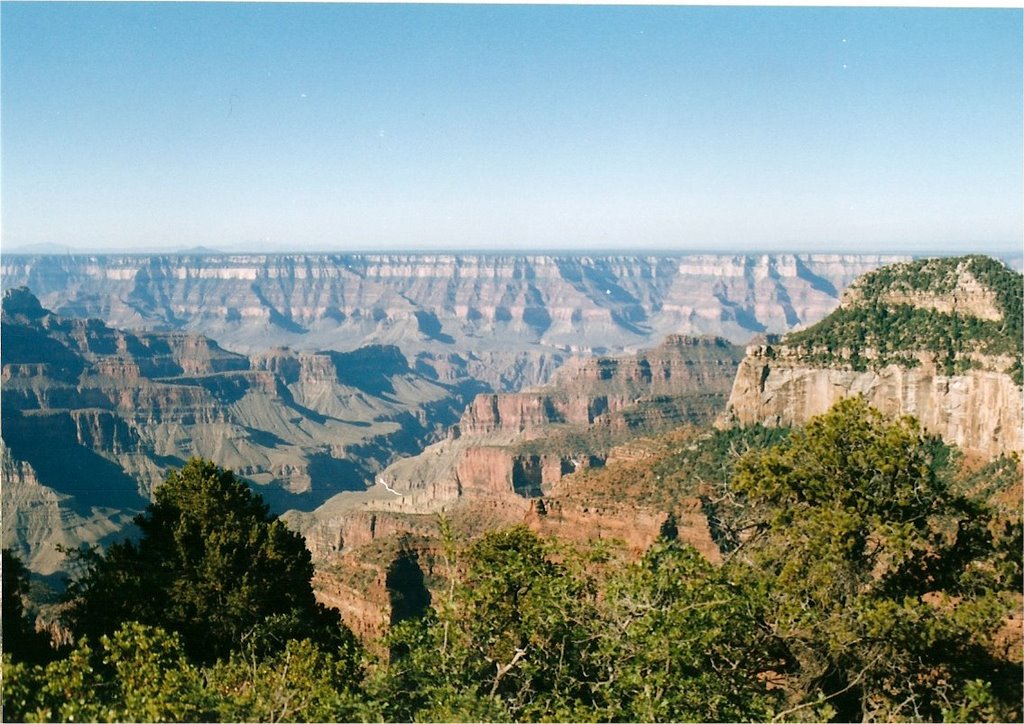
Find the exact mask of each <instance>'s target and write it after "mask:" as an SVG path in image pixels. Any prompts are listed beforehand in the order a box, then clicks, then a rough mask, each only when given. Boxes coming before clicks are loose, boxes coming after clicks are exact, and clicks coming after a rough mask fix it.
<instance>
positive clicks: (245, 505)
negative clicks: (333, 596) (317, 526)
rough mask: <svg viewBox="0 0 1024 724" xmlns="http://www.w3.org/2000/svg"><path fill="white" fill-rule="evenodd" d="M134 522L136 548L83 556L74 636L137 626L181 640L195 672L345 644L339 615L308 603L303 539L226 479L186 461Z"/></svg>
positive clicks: (309, 568) (73, 597) (74, 595)
mask: <svg viewBox="0 0 1024 724" xmlns="http://www.w3.org/2000/svg"><path fill="white" fill-rule="evenodd" d="M135 522H136V525H137V526H138V528H139V530H140V531H141V536H140V538H139V539H138V542H134V541H130V540H129V541H124V542H120V543H116V544H114V545H112V546H110V547H109V549H108V550H107V551H106V552H105V553H102V554H100V553H96V552H91V553H88V554H86V556H85V558H86V562H87V567H86V571H85V573H84V574H83V575H82V576H81V577H80V578H78V579H77V580H76V581H75V582H73V584H72V585H71V586H70V587H69V589H68V594H67V599H68V601H69V602H70V603H71V609H70V611H69V615H68V618H69V622H70V624H71V628H72V630H73V631H74V632H75V634H76V635H78V636H80V635H89V636H90V637H92V638H93V639H94V640H95V639H96V638H98V637H99V636H101V635H104V634H110V633H112V632H113V631H115V630H117V628H119V627H120V625H121V624H122V623H124V622H126V621H139V622H142V623H145V624H147V625H151V626H159V627H162V628H164V629H166V630H167V631H171V632H175V633H177V634H179V635H180V636H181V640H182V643H183V645H184V648H185V651H186V652H187V653H188V655H189V657H190V658H191V659H192V660H194V661H197V662H200V663H206V662H210V661H213V660H215V659H217V658H226V657H227V656H229V655H230V653H231V652H232V651H233V650H237V649H240V648H241V646H242V644H243V642H244V641H247V640H249V639H252V640H254V641H258V642H259V643H260V644H261V645H263V646H264V647H265V648H266V650H267V651H270V650H279V649H281V648H282V647H283V646H284V645H285V642H286V641H287V640H289V639H302V638H311V639H313V640H315V641H318V642H321V643H323V644H325V645H327V646H332V647H338V646H342V645H345V644H346V642H347V641H350V640H351V634H350V633H349V632H348V631H347V629H344V628H343V627H342V626H341V624H340V622H339V618H338V615H337V612H335V611H330V610H328V609H326V608H324V607H323V606H322V605H320V604H318V603H317V602H316V600H315V599H314V596H313V589H312V586H311V583H310V580H311V578H312V575H313V565H312V562H311V558H310V554H309V551H307V550H306V547H305V544H304V542H303V540H302V538H301V536H299V535H298V534H296V533H294V532H292V531H290V530H288V529H287V528H286V527H285V525H284V523H282V522H281V521H280V520H278V519H277V518H276V517H274V516H273V515H271V514H270V512H269V509H268V508H267V506H266V505H265V504H264V502H263V500H262V499H261V498H260V496H259V495H256V494H255V493H253V492H252V491H251V490H250V489H249V488H248V486H247V485H246V484H245V483H244V482H242V481H241V480H239V479H238V478H236V477H235V476H234V475H233V474H232V473H231V472H230V471H226V470H222V469H220V468H218V467H217V466H215V465H214V464H213V463H210V462H207V461H204V460H198V459H193V460H190V461H189V462H188V463H187V464H186V465H185V467H184V468H183V469H182V470H180V471H172V472H171V473H169V474H168V476H167V480H166V482H165V483H164V484H163V485H161V486H160V487H159V488H157V490H156V494H155V500H154V502H153V503H152V504H151V505H150V506H149V507H148V508H147V510H146V512H145V513H143V514H142V515H140V516H138V517H137V518H136V520H135Z"/></svg>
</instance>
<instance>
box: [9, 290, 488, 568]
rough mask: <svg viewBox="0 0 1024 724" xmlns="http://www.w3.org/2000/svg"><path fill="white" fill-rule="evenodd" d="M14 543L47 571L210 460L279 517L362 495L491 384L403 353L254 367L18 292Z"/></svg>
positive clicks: (248, 359) (185, 336) (193, 343)
mask: <svg viewBox="0 0 1024 724" xmlns="http://www.w3.org/2000/svg"><path fill="white" fill-rule="evenodd" d="M0 335H2V340H0V361H2V381H3V387H2V423H3V430H2V432H3V435H2V442H0V446H2V451H0V452H2V457H0V464H2V471H0V472H2V474H3V482H4V494H3V516H4V521H5V522H4V527H3V542H4V546H5V547H11V548H13V549H14V550H15V551H16V552H17V553H18V554H19V555H20V556H22V557H23V559H24V560H25V561H26V563H27V565H28V566H29V567H30V568H31V569H32V570H33V571H36V572H37V573H42V574H51V573H55V572H58V571H59V570H60V569H61V566H62V565H63V562H64V559H65V557H64V554H63V553H61V552H60V551H59V550H58V546H65V547H68V546H70V547H77V546H78V545H79V544H80V543H88V544H94V543H101V542H103V541H105V540H107V539H109V538H110V537H111V536H113V535H116V534H118V533H120V532H121V531H122V530H123V529H124V527H125V525H126V523H127V522H128V521H129V520H130V519H131V517H132V515H133V514H134V513H137V512H139V511H141V509H142V508H144V507H145V506H146V504H147V503H148V502H149V500H150V497H151V492H152V490H153V488H154V487H155V486H156V485H158V484H159V483H160V481H162V479H163V477H164V475H166V472H167V470H168V469H169V468H171V467H179V466H180V465H182V464H183V463H184V462H185V461H186V460H187V459H188V458H189V457H192V456H202V457H206V458H209V459H212V460H215V461H216V462H217V463H218V464H220V465H222V466H225V467H229V468H231V469H233V470H234V471H236V472H237V473H238V474H240V475H242V476H244V477H245V478H246V479H247V480H249V481H250V482H251V483H253V484H254V485H256V486H258V488H259V489H260V492H261V493H262V495H263V497H264V498H265V499H266V500H267V502H268V503H269V504H270V505H271V507H272V508H273V509H274V510H276V511H277V512H283V511H284V510H287V509H290V508H299V509H307V510H309V509H312V508H315V507H316V506H318V505H319V504H320V503H322V502H323V501H324V500H327V499H328V498H330V497H331V496H332V495H334V494H335V493H337V492H339V491H341V490H362V489H364V488H365V487H366V482H367V480H371V479H372V476H373V474H374V473H375V472H376V471H377V470H379V469H380V468H381V467H383V466H384V465H386V464H387V463H389V462H390V461H391V460H393V459H394V458H395V457H397V456H399V455H408V454H411V453H414V452H417V451H418V450H419V449H420V448H421V446H422V440H424V439H427V440H429V439H431V438H432V437H437V436H439V435H442V434H443V433H444V431H445V430H446V429H447V427H448V425H450V424H451V423H452V422H454V421H455V420H456V419H457V416H458V414H459V413H460V411H461V409H462V407H463V406H464V405H465V403H466V401H468V399H469V398H470V397H471V396H472V394H473V393H475V392H476V391H477V390H478V389H479V387H478V386H474V385H472V384H471V385H469V386H463V387H459V386H457V385H447V384H444V383H441V382H438V381H436V380H434V379H430V378H427V377H425V376H423V375H422V374H420V373H418V372H416V371H415V370H413V369H411V368H410V367H409V366H408V364H407V361H406V358H405V357H404V356H403V355H402V354H401V353H400V352H399V351H398V350H397V349H396V348H394V347H389V346H381V345H378V346H371V347H364V348H361V349H358V350H355V351H352V352H334V351H327V352H320V353H307V352H296V351H293V350H289V349H285V348H274V349H270V350H265V351H262V352H258V353H254V354H252V355H249V356H246V355H242V354H238V353H235V352H228V351H226V350H224V349H222V348H220V347H219V346H218V345H217V344H216V343H215V342H213V341H211V340H209V339H208V338H206V337H202V336H200V335H196V334H190V333H182V332H126V331H122V330H118V329H115V328H112V327H109V326H107V325H106V324H104V323H103V322H101V321H99V320H95V319H90V320H82V319H68V318H64V317H61V316H58V315H55V314H53V313H51V312H49V311H48V310H46V309H45V308H43V307H42V306H41V305H40V304H39V301H38V300H37V299H36V298H35V297H34V296H33V295H32V294H31V293H30V292H29V291H28V290H27V289H24V288H15V289H9V290H7V291H6V292H5V295H4V300H3V315H2V325H0Z"/></svg>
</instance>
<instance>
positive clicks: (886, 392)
mask: <svg viewBox="0 0 1024 724" xmlns="http://www.w3.org/2000/svg"><path fill="white" fill-rule="evenodd" d="M858 394H859V395H863V396H864V398H865V399H866V400H867V401H868V402H869V403H870V404H871V405H872V406H874V407H876V408H878V409H879V410H880V411H881V412H883V413H885V414H888V415H893V416H899V415H913V416H914V417H916V418H917V419H918V420H919V421H920V423H921V426H922V427H923V428H924V429H925V430H926V431H928V432H930V433H932V434H935V435H940V436H941V437H942V438H943V439H944V440H946V441H947V442H951V443H955V444H956V445H958V446H960V447H961V448H963V449H964V450H965V451H967V452H971V453H976V454H980V455H984V456H986V457H992V456H996V455H999V454H1001V453H1009V452H1013V451H1017V452H1020V451H1024V419H1022V409H1024V390H1022V389H1021V388H1020V387H1019V386H1017V385H1016V384H1014V383H1013V380H1011V379H1010V376H1009V375H1007V374H1006V373H1003V372H992V371H986V370H968V371H967V372H965V373H963V374H958V375H944V374H941V373H940V372H939V371H938V369H937V367H936V365H935V358H934V355H929V354H926V353H922V354H920V355H919V365H918V366H917V367H914V368H910V369H908V368H905V367H901V366H899V365H888V366H886V367H883V368H882V369H880V370H869V371H862V372H857V371H854V370H850V369H834V368H822V367H815V366H811V365H808V364H807V363H806V362H804V361H802V359H801V356H800V355H799V353H797V352H795V351H793V350H789V349H787V348H785V347H779V346H768V345H752V346H750V347H748V348H747V356H746V357H745V358H744V360H743V362H742V363H741V364H740V367H739V370H738V372H737V373H736V382H735V385H734V386H733V390H732V394H731V395H730V396H729V407H728V413H727V414H728V415H729V416H731V419H733V420H734V421H736V422H738V423H740V424H751V423H755V422H760V423H763V424H766V425H801V424H804V423H805V422H807V421H808V420H809V419H810V418H812V417H814V416H815V415H820V414H822V413H823V412H825V411H827V410H828V409H829V408H830V407H831V406H832V405H833V404H835V403H836V402H837V401H838V400H840V399H842V398H844V397H847V396H850V395H858Z"/></svg>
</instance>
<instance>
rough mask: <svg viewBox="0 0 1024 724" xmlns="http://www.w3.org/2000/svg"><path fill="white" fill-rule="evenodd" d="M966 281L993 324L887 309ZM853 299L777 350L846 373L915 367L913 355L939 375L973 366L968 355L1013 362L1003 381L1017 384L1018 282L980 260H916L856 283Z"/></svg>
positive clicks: (1022, 317)
mask: <svg viewBox="0 0 1024 724" xmlns="http://www.w3.org/2000/svg"><path fill="white" fill-rule="evenodd" d="M964 273H967V274H969V275H970V276H972V277H973V278H974V279H975V280H977V281H978V282H979V283H980V284H981V285H982V287H984V288H985V289H987V290H988V291H989V292H990V293H991V295H992V297H993V300H994V307H995V309H996V311H997V312H998V313H999V314H1000V315H1001V318H1000V319H982V318H980V317H977V316H974V315H972V314H966V313H959V312H957V311H953V312H945V311H938V310H936V309H931V308H925V307H922V306H913V305H912V304H908V303H905V302H899V303H895V302H893V301H892V299H891V298H892V297H893V296H894V295H895V296H907V297H913V296H915V295H918V296H920V295H928V296H929V297H942V296H951V295H952V294H953V293H954V292H956V291H957V289H958V284H959V283H960V281H961V276H962V275H963V274H964ZM856 291H857V293H856V295H854V296H852V297H851V300H852V301H851V302H849V303H846V304H844V305H843V306H841V307H840V308H839V309H837V310H836V311H834V312H833V313H832V314H830V315H829V316H828V317H826V318H825V319H823V320H822V321H820V322H818V323H817V324H815V325H813V326H811V327H808V328H807V329H805V330H802V331H799V332H794V333H792V334H789V335H787V336H786V338H785V343H786V344H787V345H790V346H792V347H796V348H797V349H799V350H800V351H801V352H802V355H803V356H804V357H805V358H806V359H807V360H808V361H810V362H813V363H815V364H823V365H829V364H837V363H838V364H842V365H848V366H850V367H852V368H853V369H854V370H858V371H863V370H866V369H877V368H879V367H882V366H885V365H888V364H899V365H902V366H906V367H913V366H916V365H917V359H916V356H915V354H916V353H918V352H921V351H925V352H932V353H934V354H935V355H936V359H937V362H938V363H939V364H940V365H941V369H942V371H943V373H944V374H956V373H959V372H963V371H965V370H967V369H970V368H971V367H973V366H976V365H978V364H979V362H978V360H977V359H974V358H972V355H973V354H981V355H985V356H1011V357H1013V360H1014V361H1013V363H1012V367H1011V369H1010V374H1011V375H1012V377H1013V379H1014V381H1015V382H1016V383H1017V384H1024V372H1022V366H1021V365H1022V358H1024V276H1022V275H1021V274H1018V273H1016V272H1014V271H1012V270H1011V269H1009V268H1007V267H1006V266H1005V265H1004V264H1002V263H1001V262H999V261H996V260H995V259H991V258H989V257H985V256H967V257H955V258H943V259H922V260H918V261H914V262H909V263H906V264H894V265H892V266H887V267H882V268H881V269H877V270H875V271H873V272H870V273H869V274H866V275H865V276H863V277H861V278H860V279H858V280H857V282H856Z"/></svg>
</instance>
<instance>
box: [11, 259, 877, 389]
mask: <svg viewBox="0 0 1024 724" xmlns="http://www.w3.org/2000/svg"><path fill="white" fill-rule="evenodd" d="M894 259H895V257H882V256H854V255H849V256H840V255H756V256H726V255H721V256H717V255H681V256H583V255H580V256H546V255H530V256H503V255H471V254H466V255H440V254H438V255H431V254H418V255H415V254H387V255H376V254H364V255H331V254H323V255H296V254H277V255H233V256H232V255H224V256H37V257H32V256H5V257H4V258H3V260H2V262H0V283H2V284H3V286H4V287H5V288H13V287H17V286H21V285H26V286H28V287H29V288H31V289H32V291H33V292H34V293H35V294H37V295H38V296H39V298H40V299H41V300H42V301H43V303H44V304H45V305H46V306H47V307H49V308H51V309H54V310H56V311H57V312H58V313H60V314H63V315H65V316H73V317H95V318H99V319H103V320H104V321H106V322H107V323H108V324H111V325H112V326H116V327H124V328H148V329H158V330H188V331H194V332H199V333H201V334H203V335H205V336H206V337H209V338H211V339H215V340H217V341H218V342H219V343H220V344H221V345H222V346H224V347H226V348H229V349H233V350H236V351H240V352H246V353H250V352H254V351H258V350H262V349H266V348H268V347H271V346H281V345H288V346H290V347H292V348H295V349H301V350H324V349H334V350H340V351H345V350H352V349H355V348H358V347H361V346H365V345H372V344H390V345H397V346H399V347H400V348H401V349H402V351H403V352H404V353H405V354H406V355H407V356H408V357H409V358H410V359H412V358H417V357H418V358H419V359H420V362H421V363H422V364H423V365H424V367H434V368H436V373H437V374H438V379H440V378H441V375H444V374H446V373H447V374H451V373H452V371H453V370H454V371H458V373H460V374H464V375H466V376H468V377H470V378H472V379H476V380H480V381H483V382H484V383H486V384H487V385H489V386H490V387H492V388H494V389H506V390H507V389H518V388H520V387H522V386H525V385H530V384H538V383H541V382H544V381H545V380H546V379H547V378H548V375H550V373H551V372H553V371H554V369H556V368H557V367H558V365H559V364H561V363H562V362H563V361H565V359H567V358H568V357H570V356H572V355H576V354H588V355H589V354H593V353H595V352H596V353H598V354H601V353H605V352H616V351H623V350H627V349H637V348H640V347H645V346H652V345H655V344H657V343H658V342H660V341H661V339H663V338H664V337H665V336H666V335H668V334H671V333H684V334H695V335H718V336H723V337H726V338H728V339H730V340H732V341H736V342H746V341H747V340H748V339H749V338H750V337H751V335H753V334H756V333H761V332H784V331H786V330H789V329H791V328H792V327H793V326H794V325H797V324H804V323H808V322H812V321H815V320H817V319H820V318H821V317H823V316H824V315H825V314H827V313H828V312H829V311H831V310H832V309H833V308H834V307H835V305H836V304H837V303H838V295H839V292H840V291H841V290H842V289H843V288H844V287H845V286H846V285H847V284H848V283H849V282H850V281H852V280H853V279H854V278H855V277H857V276H859V275H860V274H862V273H864V272H865V271H868V270H870V269H873V268H875V267H877V266H879V265H880V264H883V263H888V262H891V261H893V260H894ZM453 357H454V358H453ZM452 362H454V366H453V365H452Z"/></svg>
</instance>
